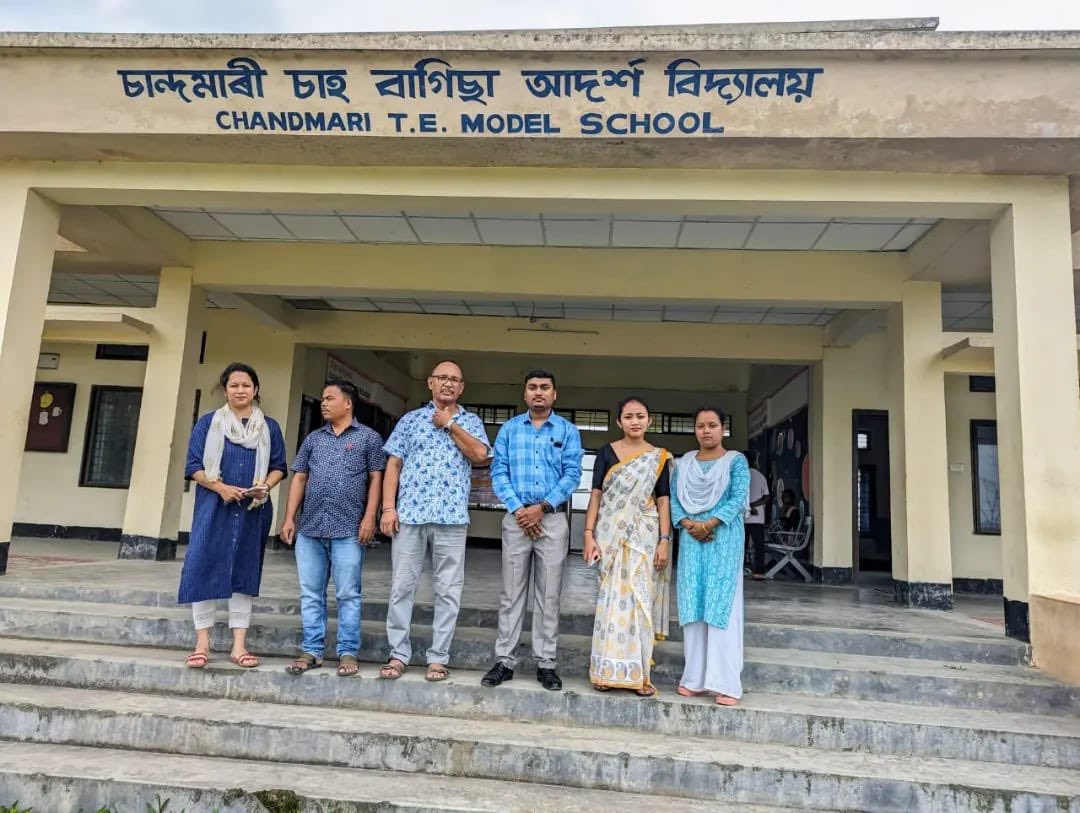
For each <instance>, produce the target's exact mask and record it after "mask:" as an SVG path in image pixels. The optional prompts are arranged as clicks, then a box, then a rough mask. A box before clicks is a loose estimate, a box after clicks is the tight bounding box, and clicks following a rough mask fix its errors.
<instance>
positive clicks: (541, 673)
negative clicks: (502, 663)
mask: <svg viewBox="0 0 1080 813" xmlns="http://www.w3.org/2000/svg"><path fill="white" fill-rule="evenodd" d="M488 674H491V673H490V672H489V673H488ZM536 679H537V680H538V681H539V682H540V685H541V686H543V687H544V688H545V689H547V690H548V691H549V692H558V691H561V690H562V678H560V677H559V676H558V674H556V672H555V670H554V669H537V670H536Z"/></svg>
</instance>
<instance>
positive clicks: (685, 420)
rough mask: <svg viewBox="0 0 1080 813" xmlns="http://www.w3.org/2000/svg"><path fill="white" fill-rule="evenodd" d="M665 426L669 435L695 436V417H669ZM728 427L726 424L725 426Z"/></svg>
mask: <svg viewBox="0 0 1080 813" xmlns="http://www.w3.org/2000/svg"><path fill="white" fill-rule="evenodd" d="M666 417H667V421H666V422H665V424H664V431H665V432H667V433H668V434H669V435H692V434H694V416H693V415H668V416H666ZM725 426H726V424H725Z"/></svg>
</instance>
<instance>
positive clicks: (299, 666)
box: [285, 652, 322, 675]
mask: <svg viewBox="0 0 1080 813" xmlns="http://www.w3.org/2000/svg"><path fill="white" fill-rule="evenodd" d="M320 666H322V658H316V657H315V656H314V655H312V654H311V653H310V652H301V653H300V655H299V656H297V658H296V660H294V661H293V662H292V663H290V664H289V665H288V666H286V667H285V671H286V672H288V673H289V674H290V675H302V674H304V672H307V671H310V670H311V669H318V668H319V667H320Z"/></svg>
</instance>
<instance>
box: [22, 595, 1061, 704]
mask: <svg viewBox="0 0 1080 813" xmlns="http://www.w3.org/2000/svg"><path fill="white" fill-rule="evenodd" d="M0 629H3V630H5V631H6V633H7V634H8V635H11V636H17V637H27V638H43V639H52V640H71V641H86V642H92V643H105V644H134V645H138V646H152V647H166V648H186V647H189V646H190V645H191V641H192V637H193V636H192V629H191V618H190V615H189V613H188V611H187V610H186V609H184V608H171V609H168V608H155V607H131V606H127V605H115V604H98V603H88V602H56V601H44V600H39V599H21V598H20V599H16V598H6V599H0ZM413 633H414V650H415V654H414V660H415V661H416V662H420V661H421V659H422V658H421V656H422V652H423V647H424V646H425V644H426V642H427V641H429V640H430V630H429V629H427V628H425V627H423V626H419V625H414V627H413ZM214 636H215V637H214V640H215V645H216V646H217V647H219V648H223V647H224V646H225V642H226V641H227V640H228V637H229V633H228V630H227V629H226V628H225V626H224V625H223V624H219V625H218V626H217V628H215V630H214ZM494 637H495V631H494V629H490V628H489V629H478V628H471V627H460V626H459V627H458V630H457V634H456V636H455V639H454V646H453V648H452V651H451V664H452V665H453V666H455V667H457V668H462V669H487V668H488V667H489V666H490V665H491V661H492V647H493V643H494ZM331 640H332V638H331ZM299 642H300V630H299V620H298V619H296V618H289V617H284V616H263V617H259V618H257V619H256V623H255V624H253V625H252V627H251V629H250V630H249V636H248V643H249V646H250V647H251V648H252V650H253V651H255V652H257V653H259V654H262V655H293V654H295V652H296V649H297V647H298V645H299ZM361 643H362V653H361V657H362V658H363V659H366V660H371V661H380V660H383V659H384V658H385V657H386V655H387V646H386V636H385V628H384V626H383V624H381V623H378V622H365V623H364V625H363V629H362V642H361ZM590 645H591V641H590V639H589V638H588V637H586V636H576V635H563V636H560V647H559V663H560V668H561V670H562V671H563V672H564V673H565V674H575V673H576V674H581V675H583V674H586V673H587V671H588V662H589V653H590ZM528 646H529V644H528V636H524V641H523V643H522V647H521V649H520V652H521V653H522V654H523V656H524V657H523V660H522V669H523V671H528V670H529V669H530V668H531V663H530V658H529V657H528V656H527V655H526V654H525V653H527V652H528ZM328 651H333V644H332V642H331V644H330V647H329V648H328ZM655 661H656V665H655V667H654V671H653V674H654V679H655V680H656V681H657V682H658V683H661V684H668V685H670V683H671V682H673V681H676V680H677V679H678V677H679V675H680V674H681V672H682V668H683V657H682V645H681V644H680V643H677V642H664V643H661V644H659V645H658V646H657V647H656V649H655ZM743 679H744V684H745V687H746V689H747V690H749V691H758V692H769V693H775V694H790V693H793V692H794V693H802V694H812V695H817V696H825V697H847V698H852V699H863V700H876V701H885V702H891V703H906V704H915V705H931V706H943V707H959V708H974V709H986V710H991V711H1005V712H1019V713H1025V714H1061V715H1068V716H1074V717H1075V716H1080V687H1075V686H1065V685H1063V684H1060V683H1058V682H1056V681H1054V680H1051V679H1050V678H1047V677H1045V676H1043V675H1041V674H1040V673H1039V672H1037V671H1036V670H1034V669H1030V668H1026V667H1019V666H999V665H990V664H967V663H953V662H948V661H932V660H927V659H905V658H897V657H875V656H864V655H847V654H832V653H827V652H810V651H804V650H781V649H755V648H748V649H747V651H746V666H745V669H744V672H743Z"/></svg>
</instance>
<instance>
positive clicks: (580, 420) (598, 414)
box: [573, 409, 610, 432]
mask: <svg viewBox="0 0 1080 813" xmlns="http://www.w3.org/2000/svg"><path fill="white" fill-rule="evenodd" d="M609 419H610V416H609V413H608V411H607V410H606V409H575V410H574V417H573V422H574V426H576V427H577V428H578V429H581V430H582V431H584V432H606V431H607V429H608V421H609Z"/></svg>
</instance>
